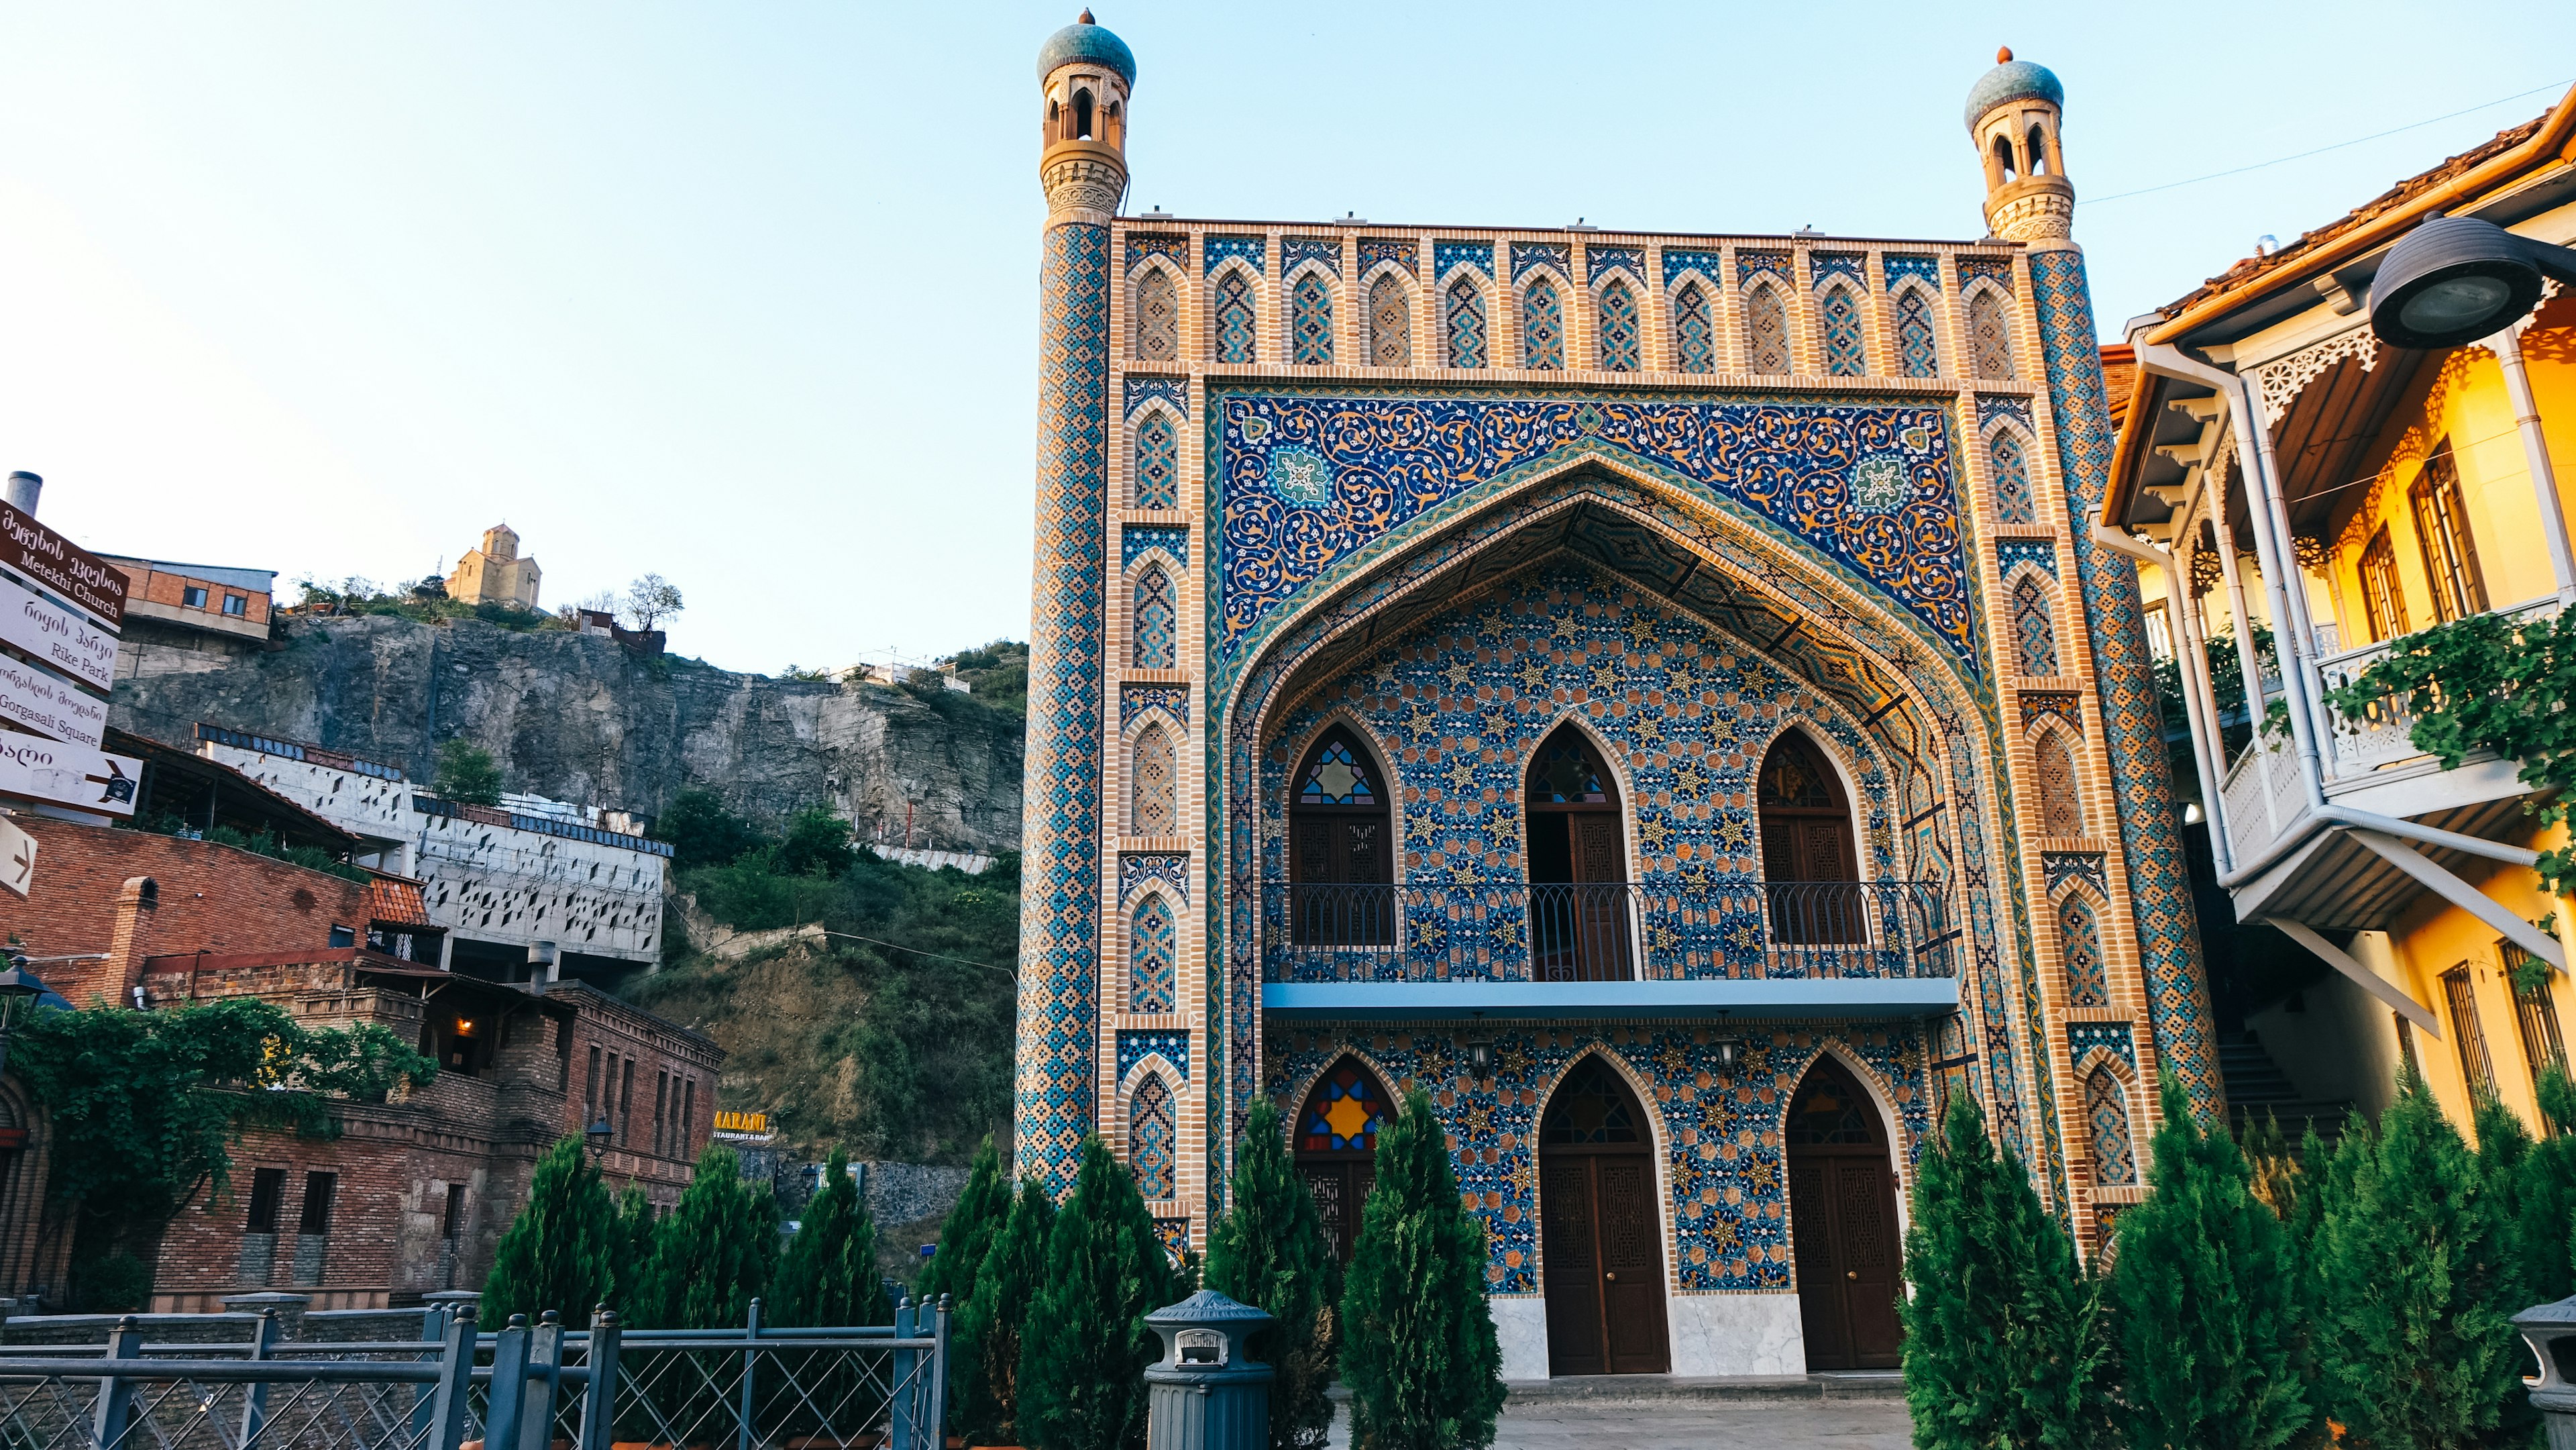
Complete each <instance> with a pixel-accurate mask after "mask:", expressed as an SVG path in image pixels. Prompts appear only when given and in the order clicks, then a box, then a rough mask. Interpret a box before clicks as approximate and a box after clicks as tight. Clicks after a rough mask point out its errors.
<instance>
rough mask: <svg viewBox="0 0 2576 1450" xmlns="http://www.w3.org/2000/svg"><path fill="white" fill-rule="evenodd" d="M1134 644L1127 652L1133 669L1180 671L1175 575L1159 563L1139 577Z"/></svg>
mask: <svg viewBox="0 0 2576 1450" xmlns="http://www.w3.org/2000/svg"><path fill="white" fill-rule="evenodd" d="M1131 617H1132V618H1133V619H1134V621H1135V644H1134V648H1133V649H1131V650H1130V651H1129V652H1128V664H1129V668H1131V669H1139V670H1173V669H1179V668H1180V665H1179V663H1178V660H1179V655H1180V651H1179V631H1178V628H1177V626H1178V625H1179V623H1180V617H1181V611H1180V603H1179V601H1178V599H1177V598H1176V597H1175V596H1174V593H1173V590H1172V576H1171V575H1169V574H1167V573H1165V572H1163V566H1162V565H1160V564H1148V565H1146V566H1145V572H1144V573H1142V574H1139V575H1137V576H1136V600H1135V611H1134V613H1133V615H1132V616H1131Z"/></svg>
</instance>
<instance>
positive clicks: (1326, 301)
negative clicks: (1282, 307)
mask: <svg viewBox="0 0 2576 1450" xmlns="http://www.w3.org/2000/svg"><path fill="white" fill-rule="evenodd" d="M1291 306H1292V307H1293V308H1294V314H1295V315H1294V318H1293V320H1292V323H1291V325H1290V327H1289V332H1290V334H1291V341H1292V342H1293V343H1294V344H1295V346H1296V349H1297V359H1296V361H1297V365H1298V366H1299V367H1309V368H1320V367H1330V366H1332V363H1333V289H1332V286H1331V285H1330V284H1329V283H1327V282H1325V280H1324V277H1323V274H1322V273H1320V272H1309V273H1307V274H1306V275H1305V276H1303V277H1300V278H1298V279H1297V291H1296V293H1295V300H1294V302H1293V303H1292V304H1291Z"/></svg>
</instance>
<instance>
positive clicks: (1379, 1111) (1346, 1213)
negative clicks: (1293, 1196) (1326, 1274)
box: [1296, 1057, 1393, 1264]
mask: <svg viewBox="0 0 2576 1450" xmlns="http://www.w3.org/2000/svg"><path fill="white" fill-rule="evenodd" d="M1392 1115H1393V1110H1392V1109H1391V1108H1390V1107H1389V1106H1388V1100H1387V1096H1386V1087H1385V1085H1384V1084H1382V1083H1380V1082H1379V1081H1378V1080H1377V1076H1376V1075H1375V1074H1374V1073H1371V1072H1370V1071H1369V1070H1368V1069H1367V1068H1365V1067H1362V1066H1361V1065H1360V1064H1359V1062H1358V1060H1357V1059H1355V1058H1348V1057H1345V1058H1343V1059H1342V1060H1341V1061H1339V1062H1337V1063H1335V1064H1333V1066H1332V1068H1331V1069H1330V1070H1329V1071H1327V1072H1326V1073H1325V1074H1324V1075H1323V1077H1322V1078H1321V1079H1319V1080H1318V1081H1317V1082H1316V1084H1315V1090H1314V1091H1313V1092H1310V1093H1308V1094H1307V1095H1306V1104H1305V1106H1304V1107H1303V1108H1301V1109H1299V1110H1298V1113H1297V1137H1296V1153H1297V1173H1298V1175H1299V1176H1300V1177H1302V1178H1304V1179H1305V1180H1306V1191H1307V1192H1308V1193H1310V1194H1313V1195H1314V1198H1315V1213H1316V1215H1317V1216H1318V1217H1320V1218H1321V1219H1322V1220H1323V1223H1324V1242H1325V1243H1327V1244H1330V1245H1331V1246H1332V1249H1333V1252H1334V1253H1335V1254H1337V1255H1339V1256H1340V1257H1341V1261H1342V1262H1343V1263H1346V1264H1347V1263H1349V1262H1350V1261H1351V1245H1352V1244H1353V1243H1355V1242H1357V1241H1358V1239H1359V1234H1360V1207H1361V1205H1363V1204H1365V1203H1367V1202H1368V1192H1369V1188H1370V1186H1371V1185H1373V1184H1375V1183H1376V1182H1377V1169H1376V1157H1377V1130H1378V1127H1379V1125H1381V1124H1383V1123H1385V1122H1386V1121H1387V1119H1388V1118H1389V1117H1391V1116H1392Z"/></svg>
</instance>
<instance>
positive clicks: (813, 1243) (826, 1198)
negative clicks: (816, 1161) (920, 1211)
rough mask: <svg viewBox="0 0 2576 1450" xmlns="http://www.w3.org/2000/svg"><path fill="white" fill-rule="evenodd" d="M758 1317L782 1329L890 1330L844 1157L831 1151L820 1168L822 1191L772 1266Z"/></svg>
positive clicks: (872, 1246) (870, 1240)
mask: <svg viewBox="0 0 2576 1450" xmlns="http://www.w3.org/2000/svg"><path fill="white" fill-rule="evenodd" d="M764 1308H765V1309H767V1310H768V1311H769V1312H768V1313H766V1314H765V1315H764V1316H763V1317H764V1318H766V1319H769V1320H772V1321H774V1322H776V1323H779V1324H788V1325H812V1326H824V1325H844V1324H892V1323H893V1322H894V1306H893V1305H891V1304H889V1303H887V1302H886V1295H885V1281H884V1279H883V1278H882V1277H881V1276H880V1275H879V1274H878V1273H877V1226H876V1222H875V1220H873V1219H871V1218H870V1217H869V1216H868V1206H867V1205H866V1204H865V1203H863V1202H861V1201H860V1200H859V1185H858V1184H857V1183H856V1182H854V1181H852V1180H851V1178H850V1155H849V1154H848V1153H847V1152H845V1151H843V1150H842V1149H839V1148H835V1149H833V1150H832V1152H831V1156H830V1157H829V1158H828V1159H826V1160H825V1162H824V1164H823V1187H822V1189H821V1191H819V1192H817V1193H816V1194H815V1195H814V1197H813V1199H812V1201H811V1202H808V1203H807V1204H806V1205H805V1215H804V1217H803V1218H802V1219H801V1220H799V1221H798V1224H797V1228H796V1236H795V1237H794V1238H792V1239H789V1240H788V1241H787V1252H786V1253H785V1254H784V1255H783V1256H781V1258H780V1259H779V1263H778V1280H777V1287H776V1289H775V1290H774V1291H773V1292H772V1293H771V1294H770V1296H769V1300H768V1302H767V1304H766V1305H765V1306H764Z"/></svg>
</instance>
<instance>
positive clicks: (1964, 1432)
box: [1897, 1093, 2104, 1450]
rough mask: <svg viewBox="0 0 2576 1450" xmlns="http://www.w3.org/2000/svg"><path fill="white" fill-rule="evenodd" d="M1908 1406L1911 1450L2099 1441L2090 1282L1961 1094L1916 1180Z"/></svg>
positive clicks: (2013, 1161) (2098, 1345)
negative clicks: (1911, 1425) (1915, 1448)
mask: <svg viewBox="0 0 2576 1450" xmlns="http://www.w3.org/2000/svg"><path fill="white" fill-rule="evenodd" d="M1905 1275H1906V1278H1907V1280H1908V1281H1909V1282H1910V1283H1911V1285H1912V1287H1913V1293H1912V1294H1911V1295H1909V1296H1907V1297H1906V1298H1905V1299H1904V1300H1901V1301H1900V1302H1899V1303H1898V1306H1897V1307H1898V1310H1899V1312H1900V1313H1901V1314H1902V1315H1903V1317H1904V1321H1905V1400H1906V1404H1907V1406H1908V1407H1909V1408H1911V1409H1912V1411H1913V1415H1914V1443H1915V1445H1916V1446H1918V1447H1920V1450H1988V1447H1995V1446H2006V1445H2009V1446H2016V1447H2020V1446H2045V1447H2059V1446H2063V1447H2068V1450H2073V1447H2076V1446H2083V1447H2087V1450H2090V1447H2091V1446H2094V1445H2097V1444H2099V1443H2101V1436H2100V1433H2099V1432H2100V1421H2101V1419H2102V1418H2103V1412H2102V1409H2101V1405H2100V1402H2099V1396H2100V1393H2101V1378H2102V1364H2101V1357H2102V1353H2103V1349H2104V1346H2103V1344H2102V1339H2103V1338H2104V1336H2103V1335H2102V1333H2101V1331H2100V1330H2099V1329H2098V1328H2097V1327H2096V1326H2097V1324H2098V1320H2099V1315H2098V1306H2097V1296H2096V1294H2095V1292H2094V1290H2095V1286H2094V1283H2093V1281H2091V1280H2089V1279H2087V1278H2086V1277H2085V1276H2084V1274H2083V1273H2082V1272H2081V1271H2080V1270H2079V1269H2078V1268H2077V1266H2076V1262H2075V1246H2074V1245H2073V1244H2072V1243H2071V1242H2069V1241H2068V1239H2067V1237H2066V1234H2065V1232H2064V1231H2063V1230H2061V1229H2060V1228H2059V1227H2058V1226H2057V1221H2056V1220H2055V1219H2053V1218H2051V1217H2049V1215H2048V1211H2047V1210H2046V1209H2044V1208H2042V1207H2041V1206H2040V1202H2039V1195H2038V1194H2037V1193H2036V1192H2034V1191H2032V1189H2031V1186H2030V1175H2029V1174H2028V1173H2027V1172H2025V1171H2024V1170H2023V1168H2022V1166H2021V1162H2020V1160H2019V1159H2017V1158H2015V1157H2014V1156H2013V1155H2012V1154H2011V1153H2009V1152H2006V1153H2004V1154H2002V1155H2000V1156H1998V1155H1997V1154H1996V1152H1995V1148H1994V1144H1993V1143H1991V1142H1990V1141H1988V1139H1987V1137H1986V1128H1985V1119H1984V1116H1983V1115H1982V1114H1981V1113H1979V1112H1978V1111H1977V1106H1976V1104H1975V1102H1974V1101H1972V1100H1971V1095H1969V1094H1967V1093H1960V1094H1958V1095H1956V1096H1954V1097H1953V1098H1951V1100H1950V1110H1949V1114H1948V1116H1947V1117H1946V1118H1944V1119H1943V1121H1942V1125H1941V1139H1940V1141H1939V1142H1937V1143H1935V1144H1934V1145H1932V1147H1931V1148H1930V1149H1929V1150H1927V1151H1926V1152H1925V1153H1924V1154H1923V1157H1922V1160H1921V1162H1920V1163H1919V1164H1918V1166H1917V1167H1916V1170H1915V1181H1914V1200H1913V1223H1912V1225H1911V1226H1910V1227H1909V1228H1908V1229H1907V1230H1906V1235H1905Z"/></svg>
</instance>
